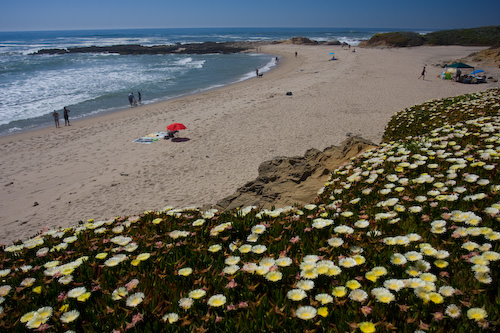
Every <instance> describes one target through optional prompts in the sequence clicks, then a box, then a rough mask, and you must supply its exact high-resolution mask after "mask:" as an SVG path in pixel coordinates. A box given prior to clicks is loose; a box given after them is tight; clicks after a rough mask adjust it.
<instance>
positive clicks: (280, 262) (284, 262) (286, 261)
mask: <svg viewBox="0 0 500 333" xmlns="http://www.w3.org/2000/svg"><path fill="white" fill-rule="evenodd" d="M292 262H293V261H292V259H291V258H288V257H280V258H278V259H276V265H277V266H279V267H287V266H290V265H291V264H292Z"/></svg>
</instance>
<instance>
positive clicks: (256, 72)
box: [255, 68, 259, 77]
mask: <svg viewBox="0 0 500 333" xmlns="http://www.w3.org/2000/svg"><path fill="white" fill-rule="evenodd" d="M255 76H256V77H259V69H258V68H256V69H255Z"/></svg>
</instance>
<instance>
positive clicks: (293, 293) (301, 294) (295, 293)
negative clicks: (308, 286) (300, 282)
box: [286, 289, 307, 301]
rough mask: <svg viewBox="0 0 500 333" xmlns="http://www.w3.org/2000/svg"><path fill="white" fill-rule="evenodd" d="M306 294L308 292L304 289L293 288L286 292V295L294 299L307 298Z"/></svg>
mask: <svg viewBox="0 0 500 333" xmlns="http://www.w3.org/2000/svg"><path fill="white" fill-rule="evenodd" d="M306 296H307V294H306V292H305V291H304V290H302V289H292V290H290V291H288V292H287V294H286V297H287V298H288V299H290V300H292V301H301V300H303V299H304V298H306Z"/></svg>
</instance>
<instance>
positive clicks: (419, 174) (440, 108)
mask: <svg viewBox="0 0 500 333" xmlns="http://www.w3.org/2000/svg"><path fill="white" fill-rule="evenodd" d="M499 111H500V90H499V89H494V90H488V91H485V92H482V93H475V94H470V95H465V96H459V97H453V98H446V99H442V100H433V101H429V102H426V103H424V104H422V105H418V106H413V107H411V108H407V109H405V110H402V111H401V112H399V113H397V114H396V115H394V117H393V118H392V120H391V121H390V122H389V124H388V125H387V128H386V132H385V135H384V143H383V144H381V145H380V146H379V147H377V148H374V149H371V150H368V151H366V152H364V153H362V154H361V155H359V156H357V157H355V158H353V159H352V160H351V161H350V163H348V164H346V165H344V166H343V167H341V168H339V169H337V170H335V171H334V172H333V173H332V175H331V177H330V180H329V181H328V182H327V183H326V184H325V185H324V187H322V188H321V189H319V191H318V197H317V199H316V200H315V202H312V203H311V204H308V205H305V206H303V207H284V208H276V209H272V210H259V209H258V208H257V207H245V208H241V209H239V210H234V211H228V212H218V211H216V210H207V211H200V210H199V209H196V208H184V209H175V208H172V207H166V208H165V209H163V210H161V211H146V212H144V213H143V214H140V215H138V216H124V217H116V218H114V219H110V220H107V221H94V220H89V221H82V222H81V224H80V225H78V226H76V227H74V228H66V229H59V230H48V231H45V232H43V233H42V234H40V235H37V236H35V237H33V238H31V239H29V240H26V241H23V242H21V241H19V242H17V243H15V244H12V245H9V246H7V247H4V248H3V249H2V250H0V277H1V281H0V330H1V331H25V330H27V329H28V330H37V331H81V330H84V331H101V332H104V331H108V332H109V331H115V332H117V331H121V332H124V331H138V332H146V331H180V330H182V331H210V332H213V331H234V332H247V331H254V332H257V331H278V330H279V331H284V332H297V331H332V332H336V331H338V332H346V331H347V332H349V331H352V332H355V331H361V332H375V331H379V332H386V331H398V332H415V331H417V332H420V331H426V332H427V331H428V332H442V331H463V332H471V331H480V330H491V331H498V326H499V320H500V306H499V305H500V295H499V288H498V282H499V263H500V245H499V242H500V228H499V227H498V225H499V222H500V214H499V210H500V194H499V193H500V181H499V175H498V171H497V170H498V161H499V156H500V113H499Z"/></svg>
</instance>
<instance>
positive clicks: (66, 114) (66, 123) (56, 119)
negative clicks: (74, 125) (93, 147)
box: [52, 106, 71, 128]
mask: <svg viewBox="0 0 500 333" xmlns="http://www.w3.org/2000/svg"><path fill="white" fill-rule="evenodd" d="M69 112H70V110H69V109H68V107H66V106H65V107H64V108H63V115H64V126H71V124H70V123H69ZM52 116H53V117H54V122H55V123H56V128H59V127H61V126H60V125H59V112H57V110H54V112H52Z"/></svg>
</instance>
